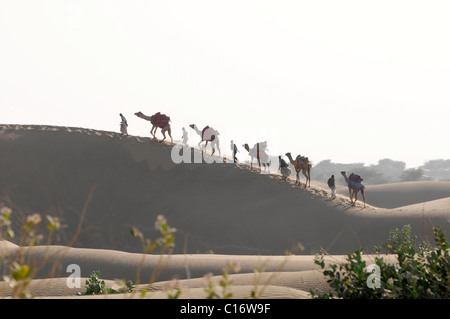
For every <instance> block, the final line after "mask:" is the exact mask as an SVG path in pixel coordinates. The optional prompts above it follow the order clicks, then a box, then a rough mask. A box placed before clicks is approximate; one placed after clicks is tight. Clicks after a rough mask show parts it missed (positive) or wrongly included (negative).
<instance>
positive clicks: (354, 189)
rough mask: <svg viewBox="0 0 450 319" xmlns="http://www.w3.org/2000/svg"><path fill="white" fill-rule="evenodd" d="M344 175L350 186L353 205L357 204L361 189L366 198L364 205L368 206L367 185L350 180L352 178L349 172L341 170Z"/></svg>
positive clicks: (364, 198)
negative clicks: (348, 174)
mask: <svg viewBox="0 0 450 319" xmlns="http://www.w3.org/2000/svg"><path fill="white" fill-rule="evenodd" d="M341 174H342V176H344V179H345V182H346V183H347V186H348V192H349V195H350V204H351V205H352V206H355V205H356V201H357V200H358V196H357V195H358V192H359V191H361V195H362V197H363V200H364V207H366V194H365V193H366V187H365V186H364V185H363V184H362V183H361V182H355V181H352V180H350V178H348V177H347V173H346V172H345V171H342V172H341ZM353 196H354V197H355V200H353Z"/></svg>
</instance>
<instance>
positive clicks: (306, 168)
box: [286, 152, 312, 188]
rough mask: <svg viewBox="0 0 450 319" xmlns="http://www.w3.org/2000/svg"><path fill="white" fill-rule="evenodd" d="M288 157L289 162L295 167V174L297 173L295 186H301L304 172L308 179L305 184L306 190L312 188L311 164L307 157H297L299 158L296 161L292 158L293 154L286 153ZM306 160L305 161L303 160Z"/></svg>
mask: <svg viewBox="0 0 450 319" xmlns="http://www.w3.org/2000/svg"><path fill="white" fill-rule="evenodd" d="M286 156H287V157H288V158H289V161H290V162H291V164H292V165H294V168H295V172H296V176H297V178H296V180H295V185H298V186H300V185H301V183H300V171H301V172H302V174H303V175H304V176H305V177H306V182H305V188H306V187H308V185H309V187H311V166H312V165H311V163H310V161H309V160H308V158H307V157H303V156H300V155H299V156H297V158H296V159H295V160H294V159H293V158H292V156H291V153H289V152H288V153H286ZM302 159H304V160H302Z"/></svg>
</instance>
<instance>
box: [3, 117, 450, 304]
mask: <svg viewBox="0 0 450 319" xmlns="http://www.w3.org/2000/svg"><path fill="white" fill-rule="evenodd" d="M172 149H173V145H172V144H170V143H162V144H160V143H157V142H156V141H154V140H152V139H150V138H146V137H138V136H121V135H120V134H118V133H115V132H105V131H97V130H91V129H84V128H73V127H70V128H69V127H51V126H39V125H34V126H33V125H28V126H27V125H0V150H1V156H0V164H1V165H0V167H1V170H0V194H1V197H0V199H1V200H2V201H3V203H4V204H6V205H8V206H10V207H11V208H12V209H13V215H12V216H11V217H12V222H13V228H14V230H15V233H16V234H20V225H22V224H23V223H24V221H25V219H26V217H27V216H29V215H30V214H32V213H35V212H38V213H40V214H42V215H46V214H50V215H52V216H57V217H59V218H60V219H61V221H62V223H63V224H64V225H65V227H64V228H62V229H61V230H60V231H58V232H57V233H56V234H55V236H54V237H53V238H52V242H51V244H52V245H50V246H38V247H34V248H33V251H34V253H33V256H35V258H37V259H39V258H40V260H42V258H43V256H44V255H45V253H48V252H49V251H59V253H58V254H60V253H61V251H64V255H58V256H59V258H60V259H59V262H58V263H53V264H50V265H51V266H55V265H57V267H56V266H55V267H56V268H55V269H53V272H50V273H49V271H51V270H52V269H50V268H48V267H50V266H48V265H47V266H46V267H47V268H46V267H44V268H42V269H41V270H40V272H38V273H37V274H36V278H37V279H36V280H37V281H36V285H38V284H42V283H44V286H45V287H47V288H48V289H46V290H39V289H38V288H36V289H35V291H36V295H37V296H41V297H42V296H66V295H70V296H73V295H74V293H73V290H70V291H68V290H67V287H65V280H66V277H67V273H66V272H65V268H66V267H67V264H70V263H77V264H80V266H81V269H82V274H81V276H82V277H83V278H86V277H88V276H89V273H90V272H91V271H92V270H95V269H99V270H100V271H101V273H102V275H103V276H105V277H104V279H106V280H110V281H111V284H113V280H114V279H115V278H127V279H128V278H129V276H132V275H134V274H135V273H136V265H137V264H139V261H140V260H141V257H142V255H141V254H140V253H141V252H142V247H141V244H140V242H139V240H138V239H136V238H134V237H132V236H131V235H130V229H131V227H137V228H139V230H140V231H141V232H142V233H144V234H145V236H146V237H148V238H151V239H156V238H157V237H158V236H159V234H158V233H157V231H156V230H155V227H154V222H155V220H156V218H157V216H158V215H159V214H162V215H164V216H165V217H166V218H167V220H168V222H169V224H170V225H171V226H172V227H175V228H176V229H177V232H176V242H175V251H174V255H173V256H172V257H171V261H170V265H169V266H168V267H167V268H166V269H165V270H164V272H163V273H161V275H160V276H159V277H158V283H157V285H156V284H155V285H154V286H153V289H154V291H151V292H149V297H150V298H160V297H163V298H165V297H167V294H166V295H164V294H165V292H163V291H162V290H163V289H162V288H161V287H162V286H164V285H165V284H166V283H167V282H170V281H171V280H172V279H173V278H174V277H175V278H178V279H179V280H180V282H182V283H183V285H185V286H186V287H188V288H189V291H186V292H185V291H183V297H186V298H202V294H203V293H204V291H203V290H202V288H201V285H200V282H203V281H204V278H203V276H204V275H205V274H207V273H212V274H213V276H220V271H221V269H222V268H223V267H224V264H225V261H227V260H238V261H239V264H240V266H241V271H240V273H237V274H234V275H233V279H235V281H236V283H237V284H236V287H235V288H233V289H235V290H236V291H235V293H236V294H235V296H242V295H244V294H246V293H248V292H249V291H251V287H252V280H253V278H254V273H253V270H254V269H255V267H260V264H261V263H264V260H266V258H268V259H269V260H272V261H266V262H267V263H266V264H264V265H265V266H266V267H267V268H265V269H264V270H265V272H267V275H264V276H270V273H277V274H278V276H277V278H278V279H276V280H274V282H277V284H270V285H269V286H270V288H267V290H265V292H264V293H265V295H264V296H265V297H269V298H270V297H277V296H278V297H280V298H290V297H292V298H302V297H305V294H306V293H307V292H308V289H309V288H310V287H311V286H314V285H317V284H318V281H317V280H316V279H314V280H313V279H311V278H313V277H314V278H315V276H316V272H317V268H315V265H314V263H313V257H314V254H316V253H318V252H320V250H321V249H325V250H326V251H327V252H328V253H330V254H332V255H336V256H342V255H345V254H347V253H349V252H353V251H354V250H355V249H357V248H360V247H362V248H364V249H366V250H367V251H370V250H371V249H372V248H373V246H375V245H377V246H380V245H382V244H383V243H384V242H385V241H386V239H387V236H388V233H389V230H390V229H392V228H394V227H401V226H403V225H405V224H410V225H411V226H412V229H413V232H414V234H416V235H417V236H418V237H419V239H425V238H427V236H428V235H429V234H430V233H431V226H432V225H434V226H441V227H442V228H443V229H444V230H445V229H447V227H448V221H449V216H450V205H449V201H448V198H449V196H450V194H449V191H450V183H449V182H410V183H400V184H387V185H376V186H370V187H367V203H368V205H367V207H366V208H363V207H362V203H361V202H360V201H359V202H358V204H357V206H356V207H351V206H350V205H349V200H348V192H347V190H346V189H345V188H342V189H339V190H338V191H339V193H338V196H337V198H336V199H335V200H331V199H330V197H329V196H330V194H329V190H328V188H327V187H325V185H323V184H322V183H319V182H315V181H313V183H312V187H311V188H309V189H304V188H300V187H298V186H295V185H294V184H293V181H292V180H291V181H284V180H282V179H281V176H280V175H279V174H278V173H276V172H272V174H270V175H268V174H260V173H258V172H256V171H251V170H250V169H249V167H248V166H247V165H244V164H238V165H234V164H230V163H213V164H207V163H180V164H175V163H174V162H173V161H172V158H171V151H172ZM192 152H193V154H194V152H197V153H195V154H196V155H199V153H198V151H194V150H192ZM313 170H314V168H313ZM359 199H360V200H361V198H359ZM424 203H425V204H424ZM424 205H425V206H424ZM79 229H81V230H83V231H82V232H81V233H77V230H79ZM38 231H40V232H42V233H44V234H45V233H46V230H45V227H42V228H41V229H38ZM43 241H44V242H45V239H44V240H43ZM299 243H300V244H301V245H299ZM14 244H21V245H23V244H24V243H23V242H20V236H16V237H15V238H14V239H12V240H11V242H10V243H9V242H8V243H6V242H3V244H2V245H0V249H2V250H3V251H7V252H8V254H10V255H11V256H14V254H17V252H18V251H19V247H17V246H14ZM67 245H70V246H71V248H68V247H66V248H64V247H65V246H67ZM299 247H301V248H302V249H299ZM286 251H291V253H292V252H293V253H294V254H295V255H296V256H290V257H289V261H288V262H287V263H286V264H284V265H283V266H284V267H283V269H279V263H280V262H281V261H282V260H285V258H286V257H285V256H284V255H285V253H286ZM156 257H157V254H156V255H154V256H151V255H149V256H147V257H146V259H145V266H144V267H143V268H142V273H143V274H144V276H149V271H150V269H154V266H155V264H154V263H155V258H156ZM5 260H6V259H5ZM305 260H306V261H305ZM306 265H307V267H306ZM4 271H5V268H4V269H3V272H4ZM56 272H59V273H58V274H56ZM187 274H189V275H187ZM58 276H61V277H58ZM289 276H292V277H289ZM215 278H217V277H215ZM300 278H304V279H303V284H300V281H298V280H301V279H300ZM129 279H131V278H129ZM38 280H39V281H38ZM48 280H50V281H48ZM52 280H53V281H52ZM277 280H278V281H277ZM0 283H1V282H0ZM1 284H2V286H0V291H3V294H2V295H4V296H8V290H7V287H6V286H5V283H4V282H3V283H1ZM38 286H39V285H38ZM238 286H239V287H240V288H241V289H238ZM155 287H159V288H155ZM150 295H151V296H150ZM115 297H120V296H115Z"/></svg>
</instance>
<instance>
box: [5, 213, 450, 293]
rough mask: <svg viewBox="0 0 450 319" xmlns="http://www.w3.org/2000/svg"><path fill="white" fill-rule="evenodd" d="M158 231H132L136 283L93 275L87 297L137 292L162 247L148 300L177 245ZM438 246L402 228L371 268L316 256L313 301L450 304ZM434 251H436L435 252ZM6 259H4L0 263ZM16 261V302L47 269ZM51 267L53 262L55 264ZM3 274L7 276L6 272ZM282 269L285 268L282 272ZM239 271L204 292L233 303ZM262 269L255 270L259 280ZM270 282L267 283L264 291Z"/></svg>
mask: <svg viewBox="0 0 450 319" xmlns="http://www.w3.org/2000/svg"><path fill="white" fill-rule="evenodd" d="M11 213H12V210H11V209H9V208H7V207H6V206H2V207H0V240H1V239H3V238H7V239H10V238H12V237H14V236H15V234H14V232H13V231H12V228H11ZM46 220H47V222H46V228H47V230H48V233H49V234H48V237H47V245H50V244H51V242H52V238H53V235H54V233H55V232H56V231H58V230H59V229H60V227H61V224H60V221H59V219H58V218H55V217H52V216H46ZM41 222H42V218H41V216H40V215H39V214H32V215H30V216H28V217H27V218H26V221H25V223H24V224H23V225H22V227H21V229H20V230H21V234H20V245H19V246H21V247H22V246H33V245H39V244H40V242H41V241H42V239H43V236H42V235H41V234H38V233H37V232H36V226H37V225H38V224H40V223H41ZM155 227H156V229H157V230H159V232H160V234H161V237H160V238H158V239H157V240H155V241H152V240H150V239H147V238H145V237H144V236H143V234H142V233H141V232H140V231H139V230H138V229H137V228H133V229H132V230H131V235H132V236H134V237H136V238H138V239H139V240H140V242H141V245H142V249H143V257H142V261H141V263H140V264H139V265H137V273H136V282H135V281H130V280H129V281H125V280H123V279H122V280H121V281H122V283H123V289H121V290H120V291H117V290H113V289H111V288H106V287H105V282H104V281H103V280H102V279H100V271H99V270H94V271H93V272H92V273H91V276H90V278H88V279H87V280H86V290H85V292H84V293H81V294H82V295H91V294H111V293H119V292H122V293H135V287H136V285H139V284H141V283H140V269H141V267H142V265H143V261H144V257H145V254H147V253H149V252H152V251H153V250H154V249H156V248H158V247H159V248H160V252H159V256H160V257H159V258H160V259H159V262H158V263H157V265H156V267H155V269H154V270H153V273H152V275H151V277H150V280H149V281H148V282H147V285H146V286H142V285H141V286H140V296H141V297H142V298H144V297H145V295H146V293H147V291H148V290H149V288H150V287H151V285H152V284H153V283H154V282H155V281H156V279H157V278H158V276H159V274H160V273H161V271H162V270H163V269H164V268H165V267H166V266H167V265H168V261H169V258H168V257H169V256H170V255H171V254H172V252H173V248H174V246H175V232H176V229H174V228H172V227H170V226H169V225H168V223H167V221H166V219H165V218H164V217H163V216H162V215H160V216H158V218H157V220H156V222H155ZM433 237H434V245H431V244H430V243H426V242H422V243H420V244H418V243H417V238H416V237H412V236H411V227H410V226H409V225H406V226H404V227H403V228H402V229H401V230H400V229H397V228H396V229H393V230H391V231H390V233H389V238H388V241H387V242H386V243H385V244H384V245H383V246H382V247H379V248H377V247H375V254H374V255H375V257H374V260H373V263H372V264H369V265H368V264H367V258H364V253H363V250H362V249H359V250H356V251H355V252H354V253H350V254H348V255H347V258H346V260H345V262H343V263H337V264H332V263H331V264H328V265H326V263H325V259H324V257H325V254H322V255H321V256H319V257H317V258H316V260H315V263H316V264H317V265H318V266H320V269H321V270H322V273H323V275H324V277H325V280H326V282H327V283H328V285H329V291H328V292H327V293H324V294H319V293H317V292H315V291H313V290H311V291H310V293H311V297H312V298H314V299H332V298H342V299H363V298H364V299H403V298H408V299H410V298H414V299H428V298H434V299H450V278H449V275H450V245H449V243H448V242H447V241H446V238H445V234H444V232H443V231H442V230H441V229H439V228H433ZM432 246H433V247H432ZM385 254H391V255H394V256H395V257H396V262H395V263H393V262H387V261H386V260H385V256H386V255H385ZM4 257H5V256H1V255H0V262H2V261H3V258H4ZM16 257H17V258H16V259H15V260H8V267H9V268H8V269H5V270H6V273H7V274H6V275H4V276H3V278H2V279H3V281H5V282H7V283H8V284H9V285H10V287H11V288H12V295H11V297H12V298H33V297H34V296H33V295H32V294H31V293H30V292H29V291H28V290H27V288H28V286H29V284H30V283H31V281H32V279H33V276H34V274H35V273H36V272H37V271H38V270H39V267H42V265H33V264H31V263H30V260H29V259H27V258H25V257H26V256H25V255H24V254H23V252H22V254H20V253H19V254H18V256H16ZM52 262H54V261H53V260H52ZM5 270H3V272H5ZM280 270H281V269H280ZM230 271H233V272H238V271H239V265H236V264H228V265H226V266H225V268H224V269H223V271H222V275H221V280H220V281H219V285H218V286H216V285H215V284H214V283H213V281H212V280H211V276H210V275H205V279H206V282H207V286H206V287H205V289H204V290H205V298H211V299H216V298H233V294H232V292H231V290H230V289H229V287H230V286H231V285H232V284H233V280H232V279H231V277H230V276H229V272H230ZM260 273H261V270H258V269H256V270H255V278H257V276H258V274H260ZM269 284H270V283H269V282H266V283H264V285H265V286H267V285H269ZM259 288H261V287H257V285H255V288H254V290H253V291H252V292H251V294H250V295H249V296H248V298H260V297H261V292H262V291H263V289H264V287H263V288H262V289H259ZM180 295H181V290H180V289H179V287H176V286H174V287H171V291H169V292H168V293H167V297H168V298H169V299H171V298H179V297H180Z"/></svg>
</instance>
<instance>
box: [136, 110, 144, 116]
mask: <svg viewBox="0 0 450 319" xmlns="http://www.w3.org/2000/svg"><path fill="white" fill-rule="evenodd" d="M134 115H136V116H138V117H141V116H142V115H144V114H142V112H140V111H139V112H136V113H134Z"/></svg>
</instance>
